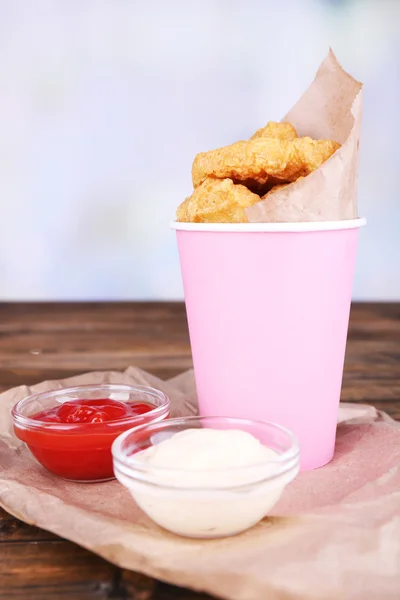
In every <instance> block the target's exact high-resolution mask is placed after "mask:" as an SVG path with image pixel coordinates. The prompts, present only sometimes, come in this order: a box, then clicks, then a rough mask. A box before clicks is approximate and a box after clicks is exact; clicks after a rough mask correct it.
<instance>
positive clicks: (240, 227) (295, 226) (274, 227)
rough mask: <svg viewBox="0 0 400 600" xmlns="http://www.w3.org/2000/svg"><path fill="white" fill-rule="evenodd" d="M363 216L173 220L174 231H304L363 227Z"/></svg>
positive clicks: (365, 221) (364, 220)
mask: <svg viewBox="0 0 400 600" xmlns="http://www.w3.org/2000/svg"><path fill="white" fill-rule="evenodd" d="M366 223H367V220H366V219H365V218H359V219H348V220H344V221H307V222H301V223H184V222H179V221H173V222H172V223H171V224H170V226H171V229H175V230H176V231H203V232H208V231H215V232H217V231H218V232H221V233H224V232H225V233H251V232H259V233H304V232H307V231H337V230H341V229H358V228H359V227H364V225H366Z"/></svg>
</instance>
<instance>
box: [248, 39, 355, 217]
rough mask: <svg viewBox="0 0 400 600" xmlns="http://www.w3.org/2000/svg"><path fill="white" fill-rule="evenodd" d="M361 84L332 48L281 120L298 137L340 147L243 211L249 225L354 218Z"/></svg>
mask: <svg viewBox="0 0 400 600" xmlns="http://www.w3.org/2000/svg"><path fill="white" fill-rule="evenodd" d="M361 103H362V84H361V83H359V82H358V81H356V80H355V79H353V77H351V76H350V75H349V74H348V73H346V71H344V70H343V69H342V67H341V66H340V64H339V63H338V61H337V59H336V57H335V55H334V54H333V52H332V50H330V51H329V54H328V56H327V58H326V59H325V60H324V62H323V63H322V64H321V66H320V68H319V69H318V72H317V74H316V76H315V79H314V81H313V82H312V83H311V85H310V87H309V88H308V89H307V90H306V92H305V93H304V94H303V96H302V97H301V98H300V100H299V101H298V102H297V104H295V106H294V107H293V108H292V109H291V110H290V111H289V112H288V114H287V115H286V116H285V117H284V118H283V119H282V120H283V121H289V122H290V123H292V124H293V125H294V126H295V127H296V129H297V132H298V135H299V136H300V137H302V136H310V137H312V138H314V139H332V140H335V141H337V142H340V143H341V144H342V147H341V148H340V149H339V150H338V151H337V152H335V154H334V155H333V156H331V158H330V159H329V160H327V161H326V162H325V163H324V164H323V165H321V167H319V169H317V170H316V171H314V172H313V173H310V175H308V176H307V177H305V178H304V179H299V180H298V181H296V182H295V183H293V184H292V185H290V186H288V187H284V188H282V189H279V190H277V191H276V192H274V193H273V194H270V195H269V196H268V197H267V198H266V199H265V200H263V201H261V202H257V203H256V204H254V205H253V206H251V207H249V208H246V215H247V218H248V220H249V222H251V223H257V222H272V223H286V222H300V221H337V220H343V219H356V218H357V216H358V212H357V180H358V149H359V139H360V127H361Z"/></svg>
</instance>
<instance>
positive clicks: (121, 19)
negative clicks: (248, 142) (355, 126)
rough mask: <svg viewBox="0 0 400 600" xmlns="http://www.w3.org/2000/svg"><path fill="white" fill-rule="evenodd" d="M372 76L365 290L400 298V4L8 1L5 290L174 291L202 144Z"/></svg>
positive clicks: (36, 295)
mask: <svg viewBox="0 0 400 600" xmlns="http://www.w3.org/2000/svg"><path fill="white" fill-rule="evenodd" d="M329 45H331V46H332V47H333V49H334V51H335V53H336V54H337V56H338V58H339V60H340V61H341V62H342V64H343V66H344V67H345V68H346V69H347V70H348V71H350V72H351V73H352V74H353V75H354V76H355V77H356V78H357V79H360V80H362V81H363V82H364V83H365V92H364V123H363V133H362V152H361V167H360V186H359V203H360V213H361V215H363V216H366V217H367V218H368V220H369V224H368V227H367V228H366V229H365V230H364V231H363V232H362V234H361V240H360V251H359V261H358V266H357V274H356V282H355V289H354V297H355V298H356V299H367V300H368V299H371V300H378V299H384V300H390V299H400V274H399V273H400V267H399V261H400V236H399V234H400V200H399V192H398V188H399V172H400V164H399V139H400V122H399V121H400V117H399V114H400V108H399V107H400V84H399V77H398V72H399V67H400V2H397V1H396V0H392V1H389V0H347V1H345V0H341V1H339V0H336V1H334V0H331V1H328V0H301V1H300V0H281V1H280V2H277V1H276V0H271V1H269V0H249V1H248V2H243V0H203V1H202V2H196V1H194V2H191V1H189V0H186V1H185V0H181V1H179V0H168V1H163V0H158V1H156V0H153V1H151V0H147V1H145V0H143V1H133V0H95V1H94V0H93V1H90V0H80V1H78V0H54V1H50V0H13V1H12V2H8V1H6V0H2V1H0V56H1V61H0V81H1V93H0V205H1V215H2V218H1V231H0V299H2V300H16V299H29V300H33V299H50V300H56V299H99V300H104V299H179V298H181V297H182V289H181V281H180V272H179V264H178V257H177V252H176V246H175V238H174V234H173V233H172V232H170V231H169V228H168V222H169V221H170V220H171V219H172V218H173V215H174V212H175V208H176V206H177V205H178V204H179V203H180V202H181V201H182V199H183V198H184V197H185V196H187V195H188V194H189V193H190V189H191V180H190V169H191V163H192V160H193V157H194V155H195V154H196V153H197V152H199V151H201V150H207V149H210V148H213V147H217V146H221V145H225V144H228V143H231V142H233V141H235V140H237V139H240V138H243V137H247V136H248V135H249V134H250V133H251V132H252V131H253V130H255V129H257V128H258V127H260V126H262V125H263V124H264V123H265V122H266V121H268V120H269V119H276V120H279V119H280V118H281V117H282V116H283V115H284V114H285V112H286V111H287V110H288V109H289V108H290V107H291V106H292V105H293V104H294V102H295V101H296V100H297V98H298V96H299V95H300V94H301V93H302V91H303V90H304V89H305V87H306V86H307V85H308V84H309V82H310V81H311V80H312V78H313V77H314V74H315V70H316V69H317V67H318V64H319V63H320V62H321V60H322V59H323V58H324V56H325V55H326V53H327V50H328V46H329Z"/></svg>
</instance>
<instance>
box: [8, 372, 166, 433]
mask: <svg viewBox="0 0 400 600" xmlns="http://www.w3.org/2000/svg"><path fill="white" fill-rule="evenodd" d="M92 390H93V391H97V390H98V391H109V392H138V393H139V392H140V393H142V394H146V393H147V394H149V396H153V397H154V396H155V397H157V398H158V399H159V400H160V401H161V404H160V405H159V406H155V407H154V409H152V410H150V411H149V412H147V413H145V415H146V416H147V415H149V418H151V422H153V420H158V419H161V418H162V417H163V416H164V414H166V415H167V414H168V412H169V410H170V400H169V397H168V396H167V394H165V393H164V392H162V391H161V390H158V389H157V388H153V387H151V386H148V385H129V384H122V383H89V384H84V385H76V386H71V387H64V388H55V389H51V390H47V391H43V392H36V393H34V394H29V395H28V396H25V398H22V399H21V400H19V401H18V402H16V404H14V406H13V408H12V410H11V415H12V419H13V423H14V425H16V426H18V427H22V428H25V429H47V430H49V431H50V430H57V431H71V430H72V429H73V430H75V431H76V430H77V429H79V427H80V426H83V425H84V426H85V427H87V426H88V425H89V426H90V428H91V429H93V430H95V429H96V428H97V429H98V428H102V427H103V428H104V426H108V427H112V426H114V425H115V426H116V425H124V424H126V423H132V429H134V428H135V427H134V422H135V420H142V419H143V415H137V416H132V417H126V418H124V419H116V420H114V421H106V422H104V423H51V422H49V421H38V420H37V419H32V418H31V417H28V416H26V415H24V414H22V412H21V411H22V410H23V409H24V408H26V407H27V406H28V405H29V404H30V403H31V402H34V401H37V400H40V398H44V397H57V396H64V395H66V394H71V393H79V392H89V391H92ZM88 435H90V433H89V434H88Z"/></svg>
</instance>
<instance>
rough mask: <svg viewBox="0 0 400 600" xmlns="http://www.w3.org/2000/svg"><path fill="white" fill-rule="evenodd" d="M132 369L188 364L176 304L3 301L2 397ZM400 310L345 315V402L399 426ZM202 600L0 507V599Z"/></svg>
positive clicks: (168, 372)
mask: <svg viewBox="0 0 400 600" xmlns="http://www.w3.org/2000/svg"><path fill="white" fill-rule="evenodd" d="M132 364H133V365H137V366H139V367H141V368H143V369H145V370H148V371H150V372H152V373H154V374H155V375H158V376H159V377H162V378H165V379H166V378H169V377H173V376H174V375H176V374H178V373H180V372H181V371H184V370H186V369H188V368H190V367H191V366H192V362H191V354H190V345H189V337H188V331H187V324H186V315H185V309H184V306H183V304H180V303H178V304H175V303H135V304H133V303H84V304H81V303H76V304H74V303H59V304H54V303H51V304H46V303H40V304H38V303H32V304H27V303H24V304H6V303H3V304H0V390H4V389H7V388H9V387H12V386H16V385H23V384H27V385H30V384H33V383H37V382H39V381H43V380H44V379H59V378H64V377H68V376H71V375H76V374H78V373H84V372H85V371H90V370H93V369H100V370H102V369H117V370H123V369H125V368H126V367H128V366H129V365H132ZM399 398H400V304H360V305H354V306H353V308H352V312H351V320H350V329H349V340H348V345H347V353H346V363H345V371H344V379H343V391H342V400H344V401H348V402H362V403H370V404H374V405H375V406H377V407H378V408H379V409H381V410H384V411H386V412H387V413H389V414H390V415H392V416H393V417H395V418H397V419H400V400H399ZM27 598H29V599H30V600H42V599H43V600H55V599H56V598H57V599H58V598H65V599H68V600H69V599H71V600H95V599H101V600H103V599H106V598H107V599H108V598H110V599H111V598H112V599H114V600H127V599H131V600H173V599H177V600H179V599H180V600H200V599H201V598H202V599H205V598H207V596H205V595H201V594H196V593H195V592H192V591H189V590H184V589H180V588H176V587H173V586H168V585H166V584H163V583H160V582H157V581H154V580H153V579H150V578H148V577H145V576H142V575H139V574H136V573H131V572H128V571H124V570H121V569H118V568H117V567H114V566H113V565H111V564H109V563H107V562H106V561H104V560H102V559H101V558H99V557H97V556H95V555H94V554H92V553H90V552H88V551H87V550H84V549H82V548H79V547H78V546H76V545H75V544H72V543H70V542H67V541H65V540H62V539H60V538H58V537H57V536H55V535H52V534H51V533H48V532H46V531H43V530H40V529H38V528H36V527H31V526H29V525H26V524H25V523H22V522H21V521H19V520H18V519H15V518H14V517H12V516H11V515H8V514H7V513H6V512H4V511H1V510H0V600H6V599H7V600H8V599H13V600H26V599H27Z"/></svg>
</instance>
